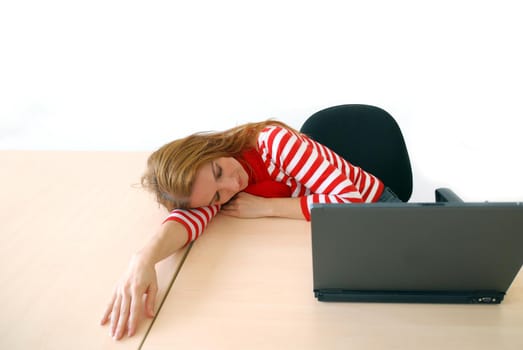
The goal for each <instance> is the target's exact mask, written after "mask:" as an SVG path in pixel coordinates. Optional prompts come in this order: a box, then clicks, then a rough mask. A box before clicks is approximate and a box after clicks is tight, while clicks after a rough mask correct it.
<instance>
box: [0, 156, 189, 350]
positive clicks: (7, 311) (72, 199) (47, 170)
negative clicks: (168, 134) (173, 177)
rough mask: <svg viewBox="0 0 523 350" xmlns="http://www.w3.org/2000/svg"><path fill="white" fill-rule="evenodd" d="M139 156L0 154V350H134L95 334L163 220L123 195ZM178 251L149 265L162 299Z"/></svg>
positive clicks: (138, 197) (130, 191) (145, 199)
mask: <svg viewBox="0 0 523 350" xmlns="http://www.w3.org/2000/svg"><path fill="white" fill-rule="evenodd" d="M146 157H147V154H144V153H105V152H103V153H101V152H24V151H22V152H15V151H13V152H11V151H1V152H0V164H1V165H0V167H1V170H0V193H1V196H0V197H1V201H0V285H1V286H2V288H0V349H9V350H13V349H110V348H113V347H114V348H124V349H136V348H138V347H139V345H140V343H141V342H142V340H143V339H144V336H145V334H146V331H147V328H148V327H149V325H150V323H151V321H150V320H148V321H147V322H144V323H142V324H141V327H140V328H139V332H138V334H137V336H135V337H133V338H130V339H129V338H127V339H125V340H124V341H122V342H115V341H113V340H112V339H111V338H110V337H109V328H108V327H101V326H99V320H100V318H101V316H102V313H103V311H104V307H105V305H106V304H107V302H108V301H109V298H110V296H111V293H112V287H113V286H114V284H115V283H116V281H117V279H118V278H119V277H120V275H121V274H122V273H123V272H124V269H125V268H126V266H127V262H128V261H129V258H130V257H131V254H132V253H133V252H134V251H136V250H137V249H138V248H139V247H141V246H142V245H143V243H144V241H145V240H147V238H148V236H149V235H150V234H151V233H152V232H153V230H155V229H156V228H157V227H158V225H159V223H160V222H161V220H162V217H164V216H165V213H164V212H162V210H160V209H159V208H158V206H157V205H156V204H155V203H154V200H153V198H152V197H151V196H149V195H148V194H147V193H145V191H143V190H141V189H139V188H136V187H133V186H132V185H133V184H136V183H138V182H139V177H140V175H141V173H142V171H143V169H144V167H145V161H146ZM183 253H184V252H180V253H178V254H177V255H176V256H173V257H172V258H169V259H166V260H165V261H163V262H162V263H160V264H158V265H157V269H158V282H159V287H160V292H159V298H158V299H157V300H158V301H157V304H159V303H160V301H161V300H162V298H163V297H164V296H165V294H166V291H167V287H168V286H169V285H170V283H171V280H172V278H173V275H174V272H175V271H176V269H177V266H178V265H179V264H180V260H181V258H182V256H183Z"/></svg>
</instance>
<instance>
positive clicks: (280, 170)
mask: <svg viewBox="0 0 523 350" xmlns="http://www.w3.org/2000/svg"><path fill="white" fill-rule="evenodd" d="M257 146H258V149H257V151H258V153H259V155H260V156H261V159H262V161H263V163H264V164H265V167H266V169H267V172H268V174H269V176H270V178H271V179H272V180H273V181H276V182H280V183H284V184H285V185H286V186H288V187H289V188H290V190H291V197H299V198H300V202H301V209H302V212H303V215H304V217H305V218H306V219H307V220H310V208H311V205H312V204H313V203H347V202H351V203H363V202H367V203H370V202H376V201H377V200H378V199H379V197H380V195H381V193H382V192H383V188H384V185H383V183H382V182H381V181H380V180H379V179H378V178H376V177H375V176H373V175H372V174H369V173H367V172H365V171H364V170H363V169H361V168H359V167H356V166H354V165H352V164H350V163H349V162H348V161H346V160H345V159H343V158H342V157H340V156H339V155H337V154H336V153H334V152H333V151H331V150H330V149H328V148H327V147H325V146H324V145H322V144H320V143H318V142H316V141H314V140H312V139H310V138H309V137H307V136H305V135H303V134H297V133H295V132H293V131H291V130H288V129H286V128H283V127H281V126H277V125H273V126H268V127H266V128H264V129H263V130H262V131H261V132H260V134H259V136H258V142H257ZM219 209H220V207H219V206H218V205H212V206H207V207H201V208H195V209H188V210H184V209H175V210H173V211H172V212H171V213H170V214H169V216H168V217H167V218H166V220H165V221H169V220H175V221H177V222H180V223H181V224H183V225H184V226H185V228H186V229H187V232H188V237H187V243H189V242H190V241H193V240H195V239H196V238H198V237H199V236H200V235H201V234H202V232H203V230H204V229H205V227H206V226H207V224H208V223H209V221H210V220H211V218H212V217H214V216H215V215H216V214H217V213H218V211H219Z"/></svg>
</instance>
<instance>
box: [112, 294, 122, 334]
mask: <svg viewBox="0 0 523 350" xmlns="http://www.w3.org/2000/svg"><path fill="white" fill-rule="evenodd" d="M121 301H122V297H121V295H119V294H118V295H117V296H116V300H115V302H114V305H113V310H112V313H111V332H110V335H111V337H113V338H114V337H115V335H116V327H117V326H118V320H119V319H120V303H121Z"/></svg>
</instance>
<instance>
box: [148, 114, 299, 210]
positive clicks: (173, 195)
mask: <svg viewBox="0 0 523 350" xmlns="http://www.w3.org/2000/svg"><path fill="white" fill-rule="evenodd" d="M268 125H279V126H282V127H285V128H288V129H290V130H293V129H292V128H291V127H289V126H288V125H286V124H284V123H282V122H279V121H274V120H267V121H263V122H258V123H247V124H243V125H239V126H236V127H234V128H231V129H228V130H225V131H219V132H217V131H215V132H199V133H195V134H192V135H189V136H187V137H184V138H181V139H178V140H174V141H172V142H170V143H167V144H165V145H163V146H162V147H160V148H159V149H158V150H156V151H155V152H153V153H152V154H151V155H150V156H149V158H148V160H147V168H146V170H145V173H144V174H143V176H142V178H141V184H142V187H144V188H145V189H147V190H148V191H150V192H152V193H153V194H155V195H156V200H157V202H158V203H159V204H160V205H163V206H164V207H165V208H166V209H167V210H169V211H172V210H173V209H176V208H178V209H187V208H188V207H189V197H190V195H191V193H192V186H193V184H194V179H195V176H196V173H197V172H198V170H199V169H200V168H201V167H202V166H203V165H204V164H206V163H207V162H210V161H212V160H214V159H217V158H220V157H235V158H237V157H240V155H241V153H242V152H243V151H244V150H246V149H248V148H252V147H256V139H257V137H258V134H259V132H260V131H261V130H262V129H263V128H265V127H266V126H268Z"/></svg>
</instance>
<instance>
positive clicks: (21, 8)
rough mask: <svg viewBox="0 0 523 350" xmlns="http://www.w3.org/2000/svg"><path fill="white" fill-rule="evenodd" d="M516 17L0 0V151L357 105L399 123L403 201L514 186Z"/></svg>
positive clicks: (416, 7) (142, 139)
mask: <svg viewBox="0 0 523 350" xmlns="http://www.w3.org/2000/svg"><path fill="white" fill-rule="evenodd" d="M522 18H523V12H522V10H521V6H520V4H518V1H505V0H501V1H500V0H497V1H481V0H476V1H460V0H453V1H448V0H443V1H431V2H428V1H405V0H395V1H369V0H365V1H328V0H322V1H305V0H300V1H286V0H278V1H273V0H265V1H258V2H253V1H247V0H243V1H230V0H220V1H211V0H203V1H202V0H200V1H197V0H196V1H195V0H191V1H132V0H129V1H111V0H104V1H97V0H96V1H93V0H91V1H75V0H68V1H55V0H46V1H25V0H12V1H10V0H3V1H2V2H0V149H8V150H12V149H14V150H17V149H45V150H62V149H67V150H153V149H155V148H157V147H158V146H160V145H162V144H163V143H166V142H168V141H170V140H172V139H174V138H178V137H182V136H185V135H186V134H188V133H191V132H195V131H204V130H222V129H225V128H228V127H231V126H234V125H237V124H240V123H243V122H247V121H258V120H262V119H267V118H276V119H279V120H282V121H284V122H287V123H288V124H290V125H291V126H294V127H296V128H299V127H300V126H301V124H302V123H303V121H304V120H305V119H306V118H307V117H308V116H309V115H311V114H312V113H314V112H316V111H318V110H319V109H322V108H325V107H329V106H332V105H336V104H343V103H367V104H373V105H377V106H379V107H381V108H384V109H385V110H387V111H388V112H389V113H391V114H392V115H393V116H394V117H395V118H396V120H397V121H398V123H399V124H400V126H401V128H402V130H403V133H404V136H405V138H406V142H407V146H408V148H409V152H410V156H411V161H412V164H413V170H414V179H415V181H414V186H415V187H414V194H413V197H412V201H431V200H433V189H434V188H435V187H441V186H447V187H450V188H452V189H453V190H454V191H455V192H456V193H457V194H458V195H460V196H461V197H462V198H463V199H465V200H467V201H485V200H489V201H506V200H518V201H519V200H523V182H522V179H523V167H522V160H521V158H522V151H523V146H522V142H521V140H520V139H521V134H522V129H521V119H522V117H523V106H522V104H521V102H522V96H523V94H522V90H523V86H522V84H523V63H522V62H523V48H522V46H523V44H522V42H523V39H522V36H523V34H522V33H523V21H522V20H521V19H522ZM0 171H1V165H0ZM139 176H140V174H137V178H138V177H139Z"/></svg>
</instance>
